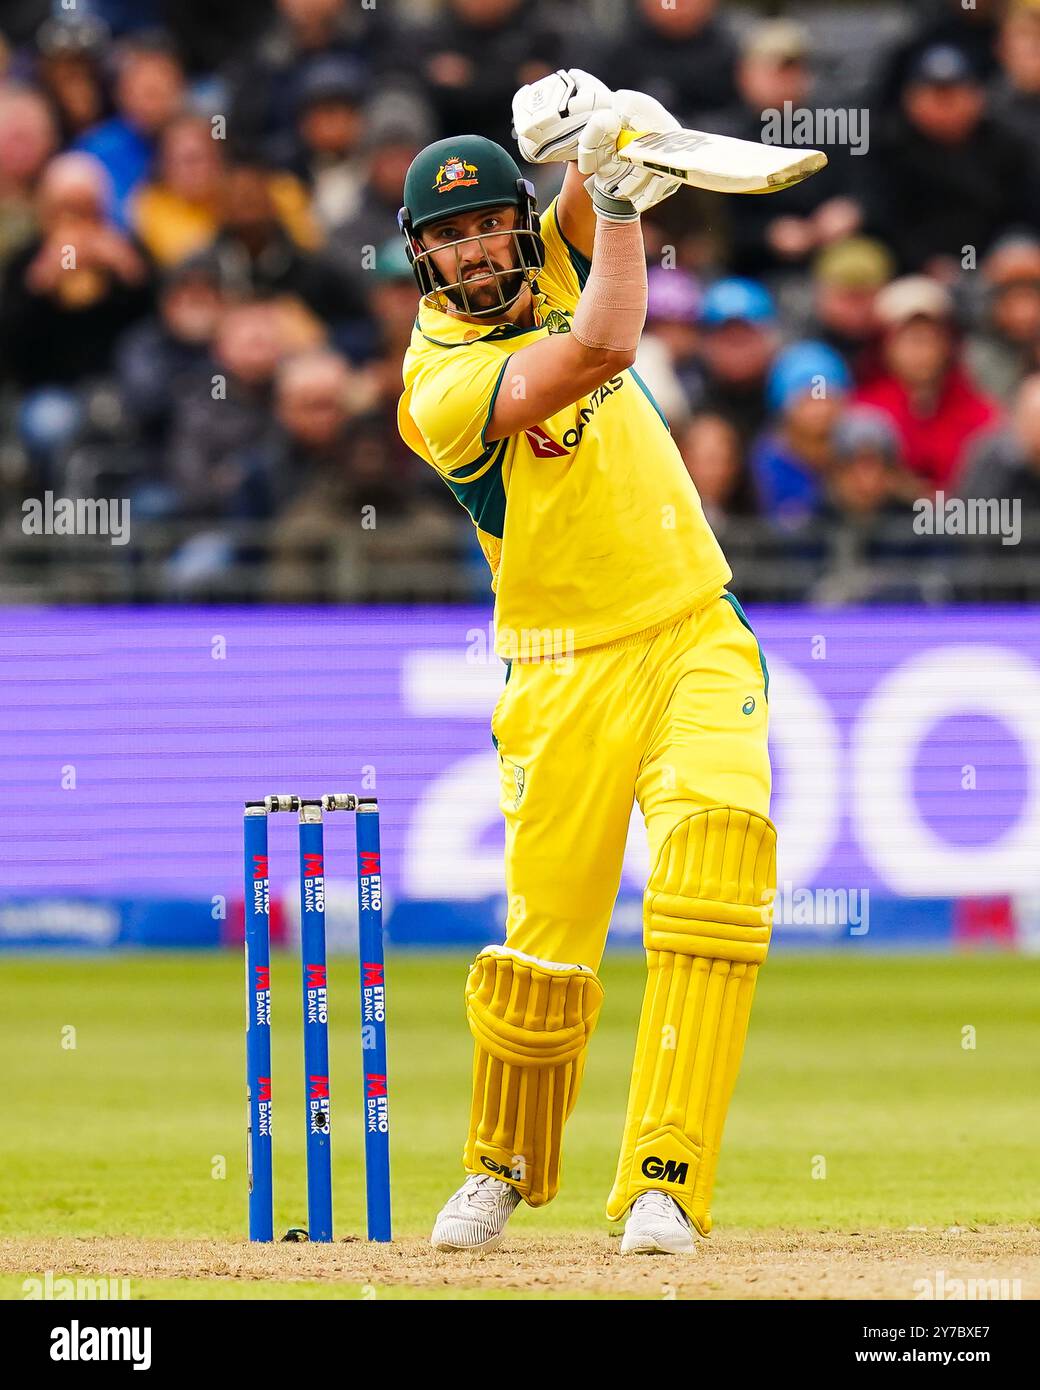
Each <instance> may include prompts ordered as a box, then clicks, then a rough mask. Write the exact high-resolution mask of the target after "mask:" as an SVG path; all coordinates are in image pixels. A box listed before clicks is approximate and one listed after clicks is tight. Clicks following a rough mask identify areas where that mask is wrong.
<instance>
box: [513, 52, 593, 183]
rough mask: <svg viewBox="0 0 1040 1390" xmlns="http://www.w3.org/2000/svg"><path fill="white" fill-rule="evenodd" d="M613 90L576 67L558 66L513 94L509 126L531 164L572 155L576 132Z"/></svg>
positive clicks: (521, 151) (573, 154) (574, 154)
mask: <svg viewBox="0 0 1040 1390" xmlns="http://www.w3.org/2000/svg"><path fill="white" fill-rule="evenodd" d="M613 95H614V94H613V92H612V91H611V90H610V88H609V87H608V86H606V85H605V84H604V83H602V82H601V81H600V80H599V78H598V77H593V76H592V75H591V74H590V73H587V72H582V70H581V69H580V68H560V69H559V71H557V72H554V73H550V74H549V76H548V77H543V78H541V79H540V80H539V81H537V82H532V83H531V84H530V85H529V86H527V87H521V88H520V90H519V91H518V92H517V94H516V95H515V96H514V97H513V129H514V133H515V135H516V141H517V144H518V145H519V146H520V153H521V154H522V155H523V157H524V159H526V160H527V161H528V162H529V163H531V164H551V163H554V162H555V161H557V160H562V161H567V160H572V159H576V158H577V155H578V136H579V135H580V134H581V132H582V130H583V129H584V127H585V122H586V121H587V120H588V118H589V116H590V115H591V113H592V112H593V111H595V110H597V109H598V108H602V107H609V106H610V103H611V100H612V98H613Z"/></svg>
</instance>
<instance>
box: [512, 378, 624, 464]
mask: <svg viewBox="0 0 1040 1390" xmlns="http://www.w3.org/2000/svg"><path fill="white" fill-rule="evenodd" d="M624 384H625V378H624V377H623V376H612V377H611V378H610V380H609V381H605V382H604V383H603V385H602V386H597V387H596V389H595V391H593V392H592V393H591V394H590V395H589V397H588V403H587V404H586V405H583V406H582V407H581V409H580V410H579V411H578V423H577V425H575V426H574V427H573V429H569V430H568V431H567V432H566V434H565V435H564V436H563V442H562V443H561V444H558V443H557V442H556V440H555V439H553V437H552V436H551V435H550V434H549V433H548V431H547V430H546V429H545V428H544V427H543V426H542V425H530V426H528V428H527V429H526V430H524V437H525V438H526V440H527V442H528V444H530V446H531V453H532V454H534V456H535V458H536V459H558V458H566V456H567V455H568V454H569V453H570V452H571V450H572V449H575V448H577V446H578V444H580V443H581V437H582V435H583V434H584V433H585V426H586V425H587V424H588V423H589V421H590V420H591V419H592V417H593V416H594V415H595V413H596V411H597V410H598V409H599V407H600V406H601V405H602V404H603V402H604V401H605V400H606V399H607V398H608V397H609V396H612V395H613V394H614V392H615V391H620V390H621V388H622V386H624Z"/></svg>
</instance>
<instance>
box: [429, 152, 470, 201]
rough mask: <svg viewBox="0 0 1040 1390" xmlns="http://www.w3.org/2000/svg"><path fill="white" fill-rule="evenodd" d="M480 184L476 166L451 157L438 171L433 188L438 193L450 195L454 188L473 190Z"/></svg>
mask: <svg viewBox="0 0 1040 1390" xmlns="http://www.w3.org/2000/svg"><path fill="white" fill-rule="evenodd" d="M479 182H480V180H479V179H478V178H477V166H476V165H475V164H469V163H467V162H466V160H464V159H458V158H456V157H455V156H449V158H448V159H446V160H445V161H444V163H443V164H442V165H441V167H440V168H439V169H438V170H437V175H436V178H435V179H434V181H433V186H434V189H435V190H436V191H437V192H438V193H448V192H450V190H451V189H453V188H472V187H473V185H474V184H477V183H479Z"/></svg>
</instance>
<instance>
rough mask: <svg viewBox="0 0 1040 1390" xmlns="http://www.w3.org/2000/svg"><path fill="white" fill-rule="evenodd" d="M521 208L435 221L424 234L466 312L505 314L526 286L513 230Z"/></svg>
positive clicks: (438, 267)
mask: <svg viewBox="0 0 1040 1390" xmlns="http://www.w3.org/2000/svg"><path fill="white" fill-rule="evenodd" d="M515 226H516V208H513V207H508V206H507V207H501V208H481V209H479V210H478V211H477V212H473V213H470V214H468V215H466V214H464V215H460V216H458V217H452V218H445V219H444V220H443V221H441V222H434V223H433V224H432V225H431V226H429V227H427V228H426V229H425V231H424V232H423V234H422V240H423V244H424V245H425V246H426V247H428V248H429V250H430V260H431V261H432V262H433V264H434V267H435V268H436V270H437V273H438V274H439V276H440V277H441V280H442V282H443V284H444V285H445V286H446V287H447V288H446V289H445V291H444V293H445V294H446V296H447V297H448V299H449V300H450V301H451V303H452V304H454V305H455V307H456V308H457V309H458V310H459V311H460V312H461V313H463V314H479V315H481V316H482V317H487V316H491V315H494V312H495V310H496V308H498V307H501V309H502V311H503V312H504V311H505V308H506V307H507V305H508V304H509V303H510V302H511V301H512V300H514V299H515V298H516V296H517V295H518V294H519V292H520V289H521V287H522V285H523V283H524V274H523V270H522V269H521V267H520V260H519V256H518V254H517V247H516V239H515V236H514V234H513V230H514V228H515Z"/></svg>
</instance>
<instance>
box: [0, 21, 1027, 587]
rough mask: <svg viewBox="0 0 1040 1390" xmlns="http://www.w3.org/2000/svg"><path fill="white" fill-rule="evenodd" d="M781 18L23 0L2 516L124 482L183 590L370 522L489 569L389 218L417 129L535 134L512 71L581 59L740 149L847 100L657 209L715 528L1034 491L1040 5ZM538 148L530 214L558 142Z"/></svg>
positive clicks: (10, 209) (897, 550)
mask: <svg viewBox="0 0 1040 1390" xmlns="http://www.w3.org/2000/svg"><path fill="white" fill-rule="evenodd" d="M768 8H769V10H770V14H771V17H770V18H763V17H761V16H760V15H759V14H758V13H757V12H756V11H755V9H754V8H753V7H741V8H737V7H731V6H728V5H725V4H720V3H718V0H670V3H669V4H667V5H665V4H662V3H661V0H569V3H555V4H553V3H542V4H538V3H532V0H444V2H443V3H440V4H427V5H416V6H406V5H402V4H394V3H391V0H378V3H375V4H363V3H360V0H221V3H220V5H216V4H213V3H208V4H204V3H201V0H177V2H176V3H174V0H78V3H77V4H76V5H75V6H73V7H66V6H65V5H63V4H61V3H60V2H59V3H52V0H6V3H5V5H4V7H3V10H2V12H0V517H3V518H4V519H5V521H6V522H8V523H10V522H11V519H12V517H13V518H15V519H17V516H18V510H19V507H20V504H21V501H22V499H24V498H25V497H27V496H31V495H38V494H40V493H42V492H44V491H46V490H52V491H53V492H54V493H55V494H60V495H64V496H94V497H97V496H119V497H128V498H130V500H131V510H132V517H133V520H134V525H135V526H138V527H140V526H146V525H153V524H154V525H155V526H156V527H157V528H158V527H161V526H163V525H165V526H167V527H168V529H169V533H170V535H171V536H172V537H173V539H171V541H170V544H169V548H168V553H167V554H166V556H165V569H164V574H165V576H166V578H165V580H164V583H165V584H166V585H167V591H168V593H169V594H170V595H175V594H184V593H190V592H205V591H206V589H207V586H208V585H209V584H210V583H211V582H212V580H213V578H214V576H215V575H216V576H219V574H220V573H221V571H222V570H224V569H226V568H227V567H228V566H232V565H241V564H242V563H250V562H251V561H253V562H257V563H259V562H260V560H263V561H264V563H265V564H266V565H267V566H268V567H269V573H270V575H271V576H272V578H271V583H270V585H269V588H268V592H270V593H274V594H276V595H278V596H282V597H292V596H293V594H294V592H304V591H305V590H306V585H305V584H304V582H303V580H302V579H301V575H302V574H303V573H304V571H305V569H306V564H307V558H308V555H309V554H310V553H311V552H313V551H314V549H315V547H326V548H327V547H332V548H333V549H334V548H335V546H336V545H337V542H338V539H339V538H341V537H342V538H349V539H350V540H351V541H352V542H356V540H357V537H358V533H359V530H361V531H363V533H364V536H365V544H366V545H367V546H369V547H370V548H371V549H372V553H374V554H375V555H377V556H378V557H380V558H381V559H382V560H384V561H385V563H386V564H388V565H390V564H393V563H395V562H396V561H397V560H400V559H401V558H402V557H405V558H409V557H412V558H414V557H416V556H419V557H428V558H430V559H431V560H434V561H438V562H444V563H447V564H454V565H456V566H459V567H461V569H462V570H464V571H465V572H466V573H469V572H470V571H472V572H473V573H474V575H477V574H478V573H479V566H476V567H474V566H473V563H472V561H473V554H474V551H473V547H472V538H471V528H470V527H469V526H468V522H467V521H466V518H465V515H464V514H463V513H462V512H461V510H460V509H459V507H458V504H457V502H456V501H455V500H454V498H453V496H452V495H451V494H450V492H449V491H448V490H447V489H446V488H444V487H443V486H442V485H441V484H440V483H439V482H438V481H437V479H436V478H435V477H434V475H433V474H432V471H431V470H429V469H427V468H425V467H424V465H422V464H421V463H420V462H419V460H418V459H416V458H415V457H414V456H413V455H411V454H410V452H409V451H408V450H407V448H406V447H405V446H404V445H403V444H402V443H401V441H400V439H399V436H398V432H397V428H396V423H395V408H396V402H397V397H398V394H399V391H400V364H401V358H402V355H403V352H404V348H405V346H406V344H407V341H408V338H409V335H410V332H411V329H412V324H413V320H414V315H415V310H416V300H417V290H416V287H415V283H414V280H413V278H412V274H411V271H410V269H409V266H408V264H407V261H406V258H405V256H404V251H403V247H402V245H401V242H400V237H399V234H398V232H397V228H396V212H397V208H398V205H399V202H400V196H401V186H402V182H403V177H404V173H405V170H406V169H407V167H408V164H409V162H410V161H411V159H412V157H413V156H414V154H415V153H416V152H417V151H418V150H419V149H420V148H421V147H422V146H423V145H425V144H427V143H428V142H429V141H431V140H434V139H437V138H439V137H440V136H442V135H450V134H452V133H453V132H462V131H465V130H475V131H478V132H480V133H483V134H487V135H489V136H491V137H492V138H494V139H497V140H499V141H501V142H502V143H503V144H505V145H506V146H507V147H508V148H510V149H511V150H514V149H515V147H514V145H513V142H512V139H511V137H510V97H511V95H512V92H513V90H514V89H515V88H516V87H517V86H519V85H521V84H522V83H524V82H529V81H533V80H535V79H537V78H538V77H539V76H542V75H544V74H545V73H546V72H549V71H551V70H552V69H553V68H556V67H560V66H578V67H583V68H586V69H588V70H590V71H592V72H595V73H596V74H597V75H598V76H600V77H602V78H603V79H604V80H605V81H607V82H608V83H609V84H610V85H612V86H614V87H621V86H624V87H633V88H639V89H642V90H645V91H648V92H650V93H651V94H653V95H654V96H656V97H658V98H659V99H660V100H661V101H663V102H664V103H665V105H666V106H668V108H669V109H670V110H671V111H672V112H673V113H674V114H675V116H676V117H677V118H678V119H679V120H680V121H681V122H682V123H683V124H684V125H687V126H693V127H700V128H707V129H711V130H716V131H719V132H722V133H727V134H733V135H739V136H742V137H744V138H748V139H759V138H761V136H762V131H763V112H764V111H770V110H778V111H781V112H782V111H785V110H789V111H794V112H797V111H806V112H830V113H831V114H832V115H833V113H834V112H835V111H837V112H839V113H846V115H847V113H849V112H854V113H856V114H855V115H854V116H853V117H852V119H853V121H854V122H857V124H855V125H854V126H853V127H851V128H852V129H854V132H855V134H856V136H857V138H856V139H852V138H846V139H837V140H834V141H833V142H831V143H827V142H826V141H825V140H819V139H817V140H811V141H809V142H808V143H810V144H814V145H822V147H823V148H825V149H826V150H827V153H828V155H829V159H830V162H829V165H828V168H827V169H826V171H824V172H823V173H822V174H820V175H818V176H816V177H815V178H813V179H810V180H808V181H807V182H806V183H804V184H802V185H799V186H798V187H796V188H794V189H791V190H788V191H786V192H785V193H783V194H782V195H779V196H777V197H775V198H773V197H765V198H755V197H745V198H738V197H729V198H722V197H719V196H718V195H713V194H707V193H704V194H701V193H696V192H693V191H691V190H684V191H682V192H681V193H680V194H679V195H678V196H676V197H674V198H673V199H671V200H670V201H668V202H666V203H664V204H662V205H661V206H660V207H659V208H658V209H655V210H654V212H653V213H651V214H649V215H648V216H647V217H646V218H644V229H645V236H646V243H647V254H648V264H649V267H650V269H649V284H650V302H649V314H648V323H647V330H646V333H645V336H644V342H643V346H642V348H641V351H640V358H639V362H638V369H639V371H640V373H641V375H642V376H643V378H644V379H645V380H646V381H647V383H648V384H649V385H650V387H651V390H652V391H653V393H654V395H655V397H656V398H657V400H658V401H659V403H660V404H661V407H662V409H663V410H664V412H665V414H666V415H667V417H668V419H669V422H670V424H671V427H672V431H673V434H674V435H675V437H676V440H677V442H678V444H679V446H680V449H681V451H682V454H683V457H684V459H685V462H686V465H687V467H688V469H689V471H690V474H691V476H692V477H693V478H694V480H695V482H696V484H697V487H698V489H699V490H700V493H701V496H702V499H703V501H704V505H705V509H706V511H707V512H708V514H709V516H710V518H711V520H712V522H713V524H714V525H715V526H716V528H717V530H718V532H719V534H720V536H721V538H722V539H723V542H724V544H726V545H727V546H729V545H731V544H732V545H734V546H735V547H736V548H737V549H738V551H739V546H740V541H741V538H742V537H743V538H745V539H746V538H747V537H748V536H754V537H755V538H756V542H755V544H756V545H757V544H758V538H759V537H761V536H762V535H763V534H765V535H768V536H771V537H773V538H775V540H776V542H777V544H778V545H780V546H786V547H787V551H786V553H788V554H790V555H793V556H795V557H796V558H799V559H802V560H805V559H806V558H809V559H810V560H811V558H812V556H813V555H814V554H816V553H817V552H818V551H819V549H820V547H821V546H823V547H825V548H826V549H827V550H828V553H838V552H836V551H835V538H839V539H840V540H841V542H842V545H843V546H844V549H840V553H841V554H844V555H852V556H854V557H855V558H856V559H857V562H858V561H859V560H864V559H865V560H866V561H867V562H870V561H871V560H872V559H874V560H877V561H878V562H879V563H880V564H882V565H883V563H884V561H885V560H886V559H894V560H900V559H908V558H912V556H913V555H914V553H915V551H914V546H915V544H916V543H917V537H916V534H915V532H914V530H913V528H912V526H911V517H912V512H913V507H914V504H915V502H916V501H917V500H918V499H920V498H922V497H928V496H932V495H933V494H934V493H935V492H936V491H942V492H943V493H944V495H948V496H956V495H961V496H965V497H973V498H980V497H995V498H1015V499H1020V501H1021V505H1022V507H1023V510H1024V511H1025V512H1026V513H1027V514H1028V513H1036V512H1037V511H1040V155H1038V151H1040V0H975V3H973V5H971V6H967V7H966V6H965V5H963V4H962V3H961V0H916V3H910V0H903V3H902V4H900V5H898V6H875V5H870V6H867V5H859V6H857V5H853V6H852V7H851V8H846V7H845V6H842V5H838V4H821V5H819V6H816V7H813V6H811V5H805V4H803V5H799V6H798V7H797V14H798V16H799V19H800V21H801V22H796V21H795V19H794V18H793V15H794V13H795V7H793V6H792V7H790V12H789V13H787V14H786V15H785V14H783V13H781V16H780V17H779V18H778V17H776V14H775V11H776V9H777V8H778V7H776V6H770V7H768ZM781 9H782V7H781ZM840 129H845V130H846V132H847V131H848V129H850V127H849V126H848V122H846V126H845V127H840ZM787 143H790V141H787ZM525 172H526V173H527V174H528V175H529V176H530V177H531V178H532V180H533V181H534V182H535V184H536V187H537V188H538V191H539V195H540V201H541V204H542V206H544V205H545V202H546V201H547V200H548V199H549V198H550V197H551V196H552V195H553V193H554V192H555V190H556V188H557V187H558V184H559V179H560V174H561V170H560V168H559V166H541V167H538V168H531V167H529V168H527V169H526V170H525ZM249 523H251V524H252V526H251V527H250V526H249V525H247V524H249ZM1028 525H1029V523H1028V521H1027V522H1026V523H1025V527H1026V529H1027V530H1028ZM258 528H259V529H258ZM257 535H260V537H261V539H260V540H259V541H258V540H257V539H256V537H257ZM243 536H247V537H249V539H245V540H244V539H242V537H243ZM473 583H474V585H475V586H479V587H483V585H484V579H483V576H482V575H480V577H479V578H474V580H473ZM301 585H302V586H303V587H302V588H301ZM882 589H883V586H879V585H875V586H873V588H872V587H871V585H870V584H869V583H868V584H867V585H866V586H865V587H863V588H861V589H860V591H859V592H858V593H857V595H856V596H858V597H868V598H869V597H871V596H874V595H876V594H877V593H879V592H881V591H882Z"/></svg>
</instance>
